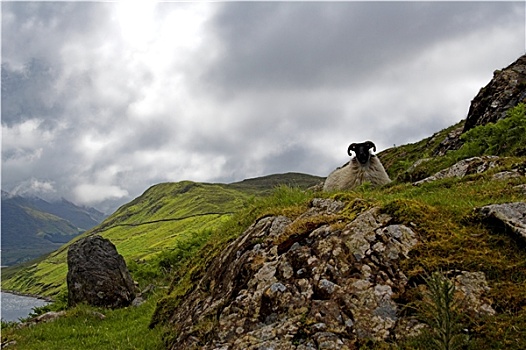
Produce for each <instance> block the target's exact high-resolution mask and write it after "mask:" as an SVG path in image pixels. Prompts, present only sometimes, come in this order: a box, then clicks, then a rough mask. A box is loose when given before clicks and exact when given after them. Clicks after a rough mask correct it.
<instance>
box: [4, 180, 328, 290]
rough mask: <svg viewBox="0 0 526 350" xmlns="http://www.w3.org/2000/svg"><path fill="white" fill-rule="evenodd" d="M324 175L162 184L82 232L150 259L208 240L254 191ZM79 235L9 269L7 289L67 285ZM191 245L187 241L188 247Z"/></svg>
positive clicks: (128, 255) (136, 258)
mask: <svg viewBox="0 0 526 350" xmlns="http://www.w3.org/2000/svg"><path fill="white" fill-rule="evenodd" d="M322 180H323V179H322V178H320V177H316V176H311V175H305V174H298V173H287V174H276V175H269V176H264V177H261V178H255V179H248V180H244V181H241V182H237V183H233V184H206V183H195V182H190V181H183V182H178V183H163V184H158V185H155V186H152V187H151V188H149V189H148V190H146V191H145V192H144V193H143V194H142V195H141V196H139V197H138V198H136V199H135V200H133V201H131V202H130V203H128V204H126V205H123V206H122V207H121V208H119V209H118V210H117V211H116V212H115V213H114V214H113V215H111V216H110V217H108V218H107V219H106V220H104V221H103V222H102V223H101V224H100V225H98V226H96V227H94V228H93V229H91V230H89V231H87V232H85V233H84V234H82V235H80V236H78V237H77V238H81V237H84V236H85V235H90V234H95V233H97V234H100V235H101V236H103V237H106V238H108V239H110V240H111V241H112V242H113V243H114V244H115V245H116V247H117V250H118V251H119V253H120V254H121V255H123V256H124V258H125V259H126V260H127V261H128V262H129V263H135V262H148V261H150V260H152V259H154V258H155V257H157V256H159V255H161V254H163V253H164V254H166V253H167V252H170V251H173V250H174V249H177V247H178V246H182V245H184V242H187V241H191V240H192V237H195V236H203V237H202V240H203V241H204V240H206V238H207V236H208V235H209V233H210V230H211V229H213V228H215V227H217V226H218V225H220V224H221V223H223V222H224V221H225V220H228V218H229V217H231V216H232V214H234V213H235V212H237V211H239V210H241V209H242V208H243V207H245V206H246V205H247V203H249V202H250V201H252V200H253V198H254V196H256V195H263V194H266V193H268V192H270V191H271V190H272V188H274V187H275V186H279V185H288V186H297V187H301V188H307V187H310V186H313V185H316V184H318V183H319V182H321V181H322ZM74 241H76V240H72V241H71V242H69V243H67V244H65V245H63V246H61V247H60V248H59V249H58V250H56V251H54V252H53V253H51V254H49V255H48V256H47V257H42V258H40V259H38V261H30V262H27V263H24V264H22V265H19V266H14V267H10V268H5V269H3V270H2V289H4V290H15V291H18V292H23V293H28V294H39V295H45V296H55V295H57V294H58V293H59V292H60V291H63V290H64V288H65V281H66V279H65V277H66V273H67V265H66V257H67V248H68V247H69V244H71V243H73V242H74ZM192 244H195V243H192ZM56 247H57V246H56ZM190 248H191V247H188V246H184V249H186V250H187V249H190ZM55 249H56V248H55Z"/></svg>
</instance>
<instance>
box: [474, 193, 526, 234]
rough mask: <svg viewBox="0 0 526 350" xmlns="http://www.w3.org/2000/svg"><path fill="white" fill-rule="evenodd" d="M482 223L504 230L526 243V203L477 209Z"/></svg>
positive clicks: (476, 211) (494, 205)
mask: <svg viewBox="0 0 526 350" xmlns="http://www.w3.org/2000/svg"><path fill="white" fill-rule="evenodd" d="M475 214H476V216H478V217H479V218H480V220H481V221H483V222H486V223H488V224H490V225H491V226H494V227H500V228H504V229H505V230H506V231H507V232H510V233H511V234H513V235H514V236H515V237H516V238H518V239H519V240H520V241H522V243H523V244H524V243H526V202H516V203H505V204H492V205H487V206H484V207H481V208H477V209H475Z"/></svg>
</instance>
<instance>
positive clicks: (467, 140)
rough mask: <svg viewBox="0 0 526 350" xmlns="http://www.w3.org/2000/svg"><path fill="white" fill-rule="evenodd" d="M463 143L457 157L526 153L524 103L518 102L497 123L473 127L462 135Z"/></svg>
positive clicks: (525, 111) (518, 154)
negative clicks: (506, 115)
mask: <svg viewBox="0 0 526 350" xmlns="http://www.w3.org/2000/svg"><path fill="white" fill-rule="evenodd" d="M462 140H463V141H464V145H463V146H462V148H461V149H460V150H459V152H458V154H457V158H460V157H461V158H468V157H475V156H479V155H495V156H521V155H526V105H524V104H522V103H521V104H519V105H517V106H516V107H515V108H512V109H510V110H509V111H508V117H507V118H505V119H501V120H499V121H498V122H497V123H489V124H486V125H481V126H478V127H476V128H473V129H471V130H469V131H468V132H466V133H465V134H464V135H462Z"/></svg>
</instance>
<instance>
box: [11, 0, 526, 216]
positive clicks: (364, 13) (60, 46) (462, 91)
mask: <svg viewBox="0 0 526 350" xmlns="http://www.w3.org/2000/svg"><path fill="white" fill-rule="evenodd" d="M525 45H526V44H525V3H524V2H498V3H497V2H496V3H491V2H463V3H460V2H458V3H457V2H404V3H393V2H381V3H375V2H335V3H330V2H318V3H312V2H290V3H288V2H259V3H251V2H213V3H180V2H175V3H174V2H172V3H158V4H153V3H146V2H133V1H125V2H123V3H121V4H119V3H108V2H2V189H3V190H5V191H11V192H16V193H18V194H35V195H40V196H43V197H44V198H53V197H57V198H60V197H64V198H66V199H68V200H71V201H73V202H75V203H77V204H82V205H90V206H94V207H97V208H99V209H101V210H104V211H110V210H113V209H115V208H116V206H118V205H120V204H123V203H125V202H128V201H129V200H131V199H133V198H134V197H137V196H138V195H140V194H141V193H142V192H144V191H145V190H146V189H147V188H148V187H150V186H151V185H154V184H157V183H160V182H166V181H181V180H193V181H204V182H226V183H230V182H234V181H239V180H243V179H245V178H251V177H257V176H263V175H268V174H274V173H285V172H304V173H309V174H313V175H319V176H326V175H327V174H328V173H329V172H330V171H332V170H333V169H334V168H335V167H337V166H340V165H342V164H343V163H345V162H346V161H347V160H348V156H347V154H346V150H347V146H348V145H349V144H350V143H352V142H362V141H365V140H372V141H374V142H375V143H376V145H377V148H378V152H380V151H381V150H383V149H386V148H389V147H392V146H393V145H402V144H406V143H410V142H416V141H419V140H421V139H422V138H424V137H427V136H430V135H432V134H433V133H434V132H437V131H439V130H441V129H443V128H445V127H448V126H450V125H452V124H454V123H456V122H458V121H460V120H462V119H464V118H465V117H466V114H467V111H468V109H469V104H470V101H471V100H472V99H473V97H474V96H475V95H476V94H477V92H478V91H479V90H480V88H481V87H483V86H484V85H486V84H487V83H488V82H489V81H490V80H491V78H492V75H493V71H494V70H496V69H500V68H503V67H505V66H507V65H509V64H510V63H512V62H513V61H515V60H516V59H517V58H518V57H519V56H520V55H522V54H523V53H524V52H525Z"/></svg>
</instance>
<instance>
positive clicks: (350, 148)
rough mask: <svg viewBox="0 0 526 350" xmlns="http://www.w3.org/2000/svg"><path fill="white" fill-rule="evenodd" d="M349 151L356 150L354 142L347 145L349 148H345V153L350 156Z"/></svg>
mask: <svg viewBox="0 0 526 350" xmlns="http://www.w3.org/2000/svg"><path fill="white" fill-rule="evenodd" d="M351 151H353V152H356V144H355V143H351V144H350V145H349V148H347V154H348V155H349V156H351V157H352V153H351Z"/></svg>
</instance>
